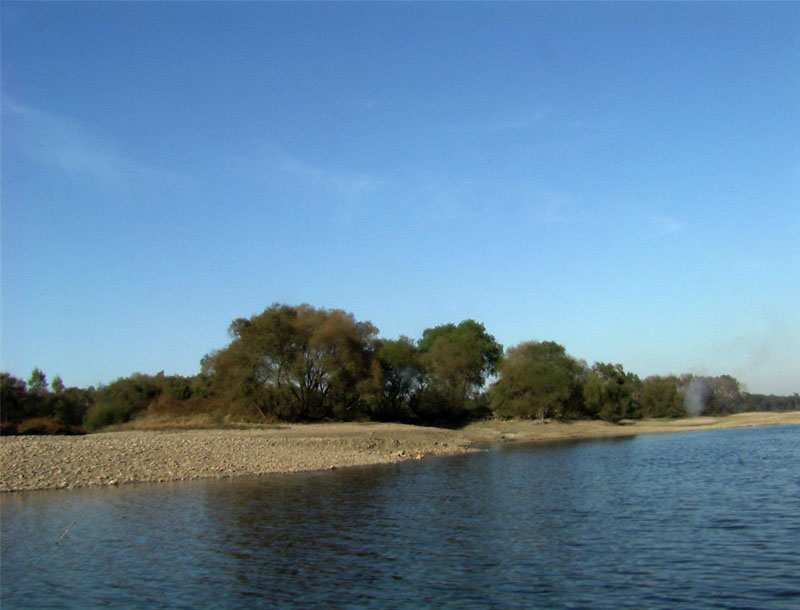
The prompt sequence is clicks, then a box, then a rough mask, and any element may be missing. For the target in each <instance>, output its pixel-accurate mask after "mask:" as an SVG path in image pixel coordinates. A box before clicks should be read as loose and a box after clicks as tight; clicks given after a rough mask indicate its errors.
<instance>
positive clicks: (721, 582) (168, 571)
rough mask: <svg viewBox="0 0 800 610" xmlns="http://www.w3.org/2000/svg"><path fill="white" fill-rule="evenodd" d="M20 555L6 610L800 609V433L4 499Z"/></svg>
mask: <svg viewBox="0 0 800 610" xmlns="http://www.w3.org/2000/svg"><path fill="white" fill-rule="evenodd" d="M73 521H74V524H73V525H72V527H71V528H70V529H69V531H68V533H67V534H66V535H65V536H64V537H63V538H62V539H61V540H60V541H59V542H57V541H58V540H59V538H60V537H61V536H62V534H63V533H64V531H65V530H66V529H67V528H68V527H69V526H70V524H71V523H73ZM1 544H2V565H1V566H0V576H1V577H2V592H1V593H0V605H2V608H3V610H11V609H12V608H94V607H105V606H111V607H120V608H154V607H156V608H158V607H162V608H192V609H194V608H239V607H252V608H270V607H281V606H287V607H288V606H305V607H376V608H425V607H451V608H531V607H537V608H619V607H628V608H681V607H682V608H787V609H788V608H793V609H797V608H800V426H781V427H768V428H751V429H739V430H717V431H709V432H692V433H683V434H671V435H654V436H643V437H636V438H629V439H624V440H613V441H591V442H581V443H571V444H559V445H550V446H544V447H542V446H538V447H532V446H525V445H517V446H508V445H506V446H497V447H493V448H492V449H491V450H490V451H489V452H488V453H484V454H476V455H467V456H459V457H450V458H438V459H426V460H422V461H412V462H406V463H403V464H399V465H391V466H379V467H368V468H356V469H347V470H336V471H327V472H320V473H309V474H299V475H291V476H282V475H281V476H268V477H261V478H247V479H234V480H222V481H199V482H188V483H176V484H158V485H128V486H122V487H119V488H99V489H87V490H75V491H55V492H24V493H14V494H3V496H2V539H1Z"/></svg>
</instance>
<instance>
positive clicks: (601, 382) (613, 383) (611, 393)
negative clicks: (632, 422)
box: [583, 362, 642, 421]
mask: <svg viewBox="0 0 800 610" xmlns="http://www.w3.org/2000/svg"><path fill="white" fill-rule="evenodd" d="M641 385H642V382H641V380H640V379H639V377H637V376H636V375H634V374H633V373H626V372H625V369H624V368H623V367H622V365H621V364H607V363H603V362H596V363H595V365H594V366H593V367H592V370H591V372H589V374H588V376H587V378H586V381H585V383H584V386H583V398H584V403H585V405H586V408H587V409H588V411H589V412H590V413H591V414H592V415H594V416H596V417H599V418H601V419H604V420H606V421H619V420H620V419H624V418H628V417H636V416H637V415H638V414H639V409H638V404H637V401H636V396H637V394H638V393H639V390H640V388H641Z"/></svg>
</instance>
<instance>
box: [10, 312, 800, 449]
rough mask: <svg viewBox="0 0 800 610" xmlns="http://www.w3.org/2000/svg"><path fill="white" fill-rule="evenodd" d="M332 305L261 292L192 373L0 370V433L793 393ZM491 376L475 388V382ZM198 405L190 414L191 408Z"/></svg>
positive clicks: (789, 402) (403, 417)
mask: <svg viewBox="0 0 800 610" xmlns="http://www.w3.org/2000/svg"><path fill="white" fill-rule="evenodd" d="M377 332H378V330H377V329H376V328H375V327H374V326H373V325H372V324H371V323H369V322H360V321H357V320H356V319H355V317H354V316H353V314H350V313H347V312H345V311H342V310H338V309H321V308H315V307H312V306H310V305H298V306H291V305H282V304H278V303H276V304H273V305H272V306H271V307H269V308H267V309H265V310H264V311H263V312H262V313H260V314H257V315H254V316H252V317H250V318H237V319H235V320H234V321H233V322H232V323H231V325H230V328H229V334H230V337H231V341H230V343H229V344H228V345H227V346H226V347H225V348H223V349H220V350H215V351H212V352H211V353H209V354H207V355H206V356H205V357H204V358H203V359H202V361H201V372H200V374H198V375H195V376H193V377H182V376H179V375H165V374H164V371H161V372H159V373H158V374H156V375H143V374H140V373H135V374H133V375H131V376H129V377H123V378H119V379H117V380H115V381H113V382H112V383H110V384H109V385H107V386H102V387H100V388H99V389H98V390H95V389H94V388H91V387H90V388H87V389H81V388H75V387H65V385H64V382H63V380H62V379H61V377H60V376H59V375H56V376H55V377H54V378H53V379H52V382H51V383H50V384H49V387H48V382H47V376H46V375H45V373H44V371H42V370H41V369H39V368H38V367H37V368H34V369H33V371H31V374H30V377H29V378H28V380H27V382H26V381H23V380H21V379H18V378H16V377H14V376H13V375H10V374H9V373H5V372H3V373H2V374H0V433H2V434H16V433H25V434H34V433H42V434H52V433H57V434H67V433H75V432H81V431H82V428H81V426H83V427H85V428H86V429H88V430H90V431H95V430H99V429H101V428H103V427H105V426H108V425H113V424H121V423H125V422H127V421H129V420H131V419H132V418H134V417H136V416H137V414H138V413H142V412H147V414H148V416H154V417H157V418H160V420H159V421H164V420H166V419H168V418H173V419H175V418H177V419H180V418H183V417H188V416H191V417H195V419H196V421H200V419H202V420H203V421H220V422H221V421H226V422H231V421H242V420H245V421H264V420H288V421H314V420H321V419H334V420H353V419H365V418H369V419H373V420H378V421H402V422H409V423H418V424H419V423H422V424H434V423H435V424H445V425H452V424H457V423H463V422H464V421H465V420H466V419H469V418H477V417H486V416H489V415H491V414H492V413H494V414H495V415H498V416H501V417H539V418H541V419H543V420H544V419H547V418H549V417H559V418H577V417H593V418H602V419H605V420H607V421H611V422H616V421H619V420H620V419H624V418H635V417H672V418H675V417H682V416H685V415H686V414H687V412H690V413H694V414H700V413H702V414H726V413H737V412H741V411H747V410H759V411H761V410H791V409H798V408H800V396H798V395H797V394H795V395H794V396H764V395H760V394H748V393H746V392H742V391H741V387H740V384H739V382H738V380H736V379H735V378H734V377H731V376H730V375H720V376H717V377H711V376H705V377H698V376H692V375H683V376H681V377H677V376H675V375H668V376H651V377H648V378H646V379H645V380H644V381H642V380H640V379H639V378H638V377H637V376H636V375H634V374H633V373H630V372H626V371H625V370H624V368H623V367H622V365H621V364H609V363H603V362H598V363H595V364H594V366H592V368H591V369H589V368H587V366H586V364H585V363H584V362H583V361H579V360H576V359H575V358H573V357H571V356H570V355H569V354H567V352H566V350H565V348H564V347H563V346H561V345H559V344H558V343H555V342H553V341H543V342H539V341H530V342H524V343H520V344H519V345H517V346H515V347H511V348H509V349H508V350H507V351H506V353H505V357H503V348H502V346H501V345H500V344H498V343H497V341H496V340H495V338H494V337H493V336H492V335H491V334H489V333H488V332H487V331H486V328H485V327H484V325H483V324H481V323H479V322H476V321H475V320H472V319H468V320H464V321H462V322H460V323H459V324H453V323H448V324H442V325H439V326H434V327H431V328H427V329H425V331H424V332H423V333H422V337H421V338H420V339H419V340H418V341H415V340H413V339H411V338H409V337H405V336H401V337H400V338H399V339H381V338H378V337H377ZM492 379H496V382H495V383H494V384H492V385H491V386H490V387H489V388H488V390H487V384H488V383H489V382H490V381H491V380H492ZM197 416H202V417H200V418H198V417H197Z"/></svg>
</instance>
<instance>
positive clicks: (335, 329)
mask: <svg viewBox="0 0 800 610" xmlns="http://www.w3.org/2000/svg"><path fill="white" fill-rule="evenodd" d="M229 332H230V335H231V337H232V339H233V340H232V341H231V343H230V345H228V347H227V348H225V349H223V350H220V351H218V352H215V353H212V354H210V355H208V356H206V358H204V359H203V368H204V373H205V374H206V375H210V376H212V377H213V378H214V379H215V383H216V384H217V385H218V387H219V388H220V389H221V391H223V392H227V393H229V394H230V395H232V396H234V397H236V398H238V399H241V400H244V401H246V402H247V403H248V404H250V405H252V406H253V407H254V408H255V409H256V410H257V411H258V412H259V413H260V414H261V415H262V416H263V417H264V418H280V419H287V420H292V421H307V420H319V419H323V418H327V417H338V418H343V419H350V418H354V417H357V416H358V415H359V414H360V413H361V411H362V409H365V408H366V406H365V405H364V403H363V402H362V399H361V393H360V390H363V391H364V392H365V393H372V392H373V391H375V388H374V386H375V383H376V380H375V379H374V375H373V372H374V368H373V366H372V363H373V359H374V357H375V356H374V339H375V335H376V334H377V329H376V328H375V327H374V326H373V325H372V324H370V323H369V322H358V321H356V320H355V318H354V317H353V315H352V314H349V313H346V312H344V311H341V310H336V309H334V310H327V309H316V308H314V307H311V306H310V305H300V306H297V307H292V306H289V305H280V304H277V303H276V304H274V305H272V307H269V308H268V309H266V310H265V311H264V312H262V313H261V314H258V315H256V316H253V317H251V318H249V319H244V318H239V319H237V320H234V321H233V322H232V323H231V326H230V329H229Z"/></svg>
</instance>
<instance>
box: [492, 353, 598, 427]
mask: <svg viewBox="0 0 800 610" xmlns="http://www.w3.org/2000/svg"><path fill="white" fill-rule="evenodd" d="M499 373H500V379H499V381H498V382H497V383H496V384H495V386H494V387H493V388H492V397H491V398H492V405H493V407H494V410H495V412H496V413H497V414H498V415H502V416H506V417H508V416H513V417H539V418H541V419H543V420H544V419H546V418H548V417H563V416H565V415H567V414H568V413H570V412H574V411H578V410H580V408H581V406H582V398H581V393H582V387H583V378H584V368H583V366H582V365H581V363H579V362H578V361H577V360H575V359H574V358H573V357H572V356H570V355H569V354H567V352H566V350H565V349H564V347H563V346H561V345H559V344H558V343H555V342H553V341H543V342H539V341H529V342H526V343H521V344H519V345H517V346H515V347H511V348H509V349H508V350H507V351H506V355H505V358H504V359H503V361H502V362H501V363H500V366H499Z"/></svg>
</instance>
